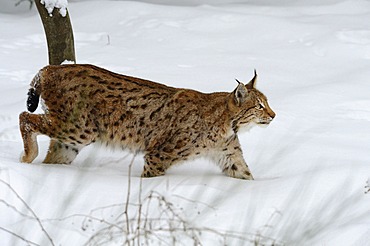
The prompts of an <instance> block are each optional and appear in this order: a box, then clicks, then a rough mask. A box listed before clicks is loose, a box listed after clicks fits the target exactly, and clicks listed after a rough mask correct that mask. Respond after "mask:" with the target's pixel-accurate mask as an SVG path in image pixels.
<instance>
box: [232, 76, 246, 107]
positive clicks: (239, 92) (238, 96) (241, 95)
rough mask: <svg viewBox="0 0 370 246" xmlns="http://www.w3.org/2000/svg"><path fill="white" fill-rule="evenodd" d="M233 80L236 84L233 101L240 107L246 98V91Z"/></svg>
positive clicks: (241, 84)
mask: <svg viewBox="0 0 370 246" xmlns="http://www.w3.org/2000/svg"><path fill="white" fill-rule="evenodd" d="M235 80H236V82H238V87H236V89H235V90H234V100H235V103H236V104H237V105H238V106H240V105H241V104H242V103H243V102H244V101H245V100H246V98H247V95H248V89H247V88H246V87H245V85H244V84H243V83H241V82H240V81H239V80H237V79H235Z"/></svg>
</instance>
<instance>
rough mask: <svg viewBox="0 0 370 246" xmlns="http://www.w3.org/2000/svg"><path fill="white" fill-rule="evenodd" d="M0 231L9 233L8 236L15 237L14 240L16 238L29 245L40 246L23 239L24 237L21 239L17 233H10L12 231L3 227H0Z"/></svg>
mask: <svg viewBox="0 0 370 246" xmlns="http://www.w3.org/2000/svg"><path fill="white" fill-rule="evenodd" d="M0 230H2V231H5V232H7V233H9V234H10V235H12V236H14V237H16V238H18V239H20V240H22V241H24V242H26V243H28V244H29V245H37V246H39V245H40V244H37V243H34V242H32V241H30V240H27V239H25V238H24V237H22V236H20V235H18V234H17V233H15V232H12V231H9V230H8V229H5V228H4V227H1V226H0Z"/></svg>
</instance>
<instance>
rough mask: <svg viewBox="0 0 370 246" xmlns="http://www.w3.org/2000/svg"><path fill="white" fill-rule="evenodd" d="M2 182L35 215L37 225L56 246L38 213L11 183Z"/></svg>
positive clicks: (0, 180)
mask: <svg viewBox="0 0 370 246" xmlns="http://www.w3.org/2000/svg"><path fill="white" fill-rule="evenodd" d="M0 182H1V183H3V184H4V185H6V186H7V187H8V188H9V189H10V190H11V191H12V192H13V193H14V195H15V196H16V197H17V198H18V199H19V200H20V201H21V202H22V203H23V205H24V206H25V207H26V208H27V210H28V211H30V212H31V214H32V215H33V217H34V218H35V219H36V221H37V223H38V224H39V226H40V228H41V230H42V231H43V232H44V234H45V235H46V237H47V238H48V240H49V242H50V244H51V245H53V246H54V242H53V239H51V237H50V235H49V233H48V232H47V231H46V230H45V228H44V226H43V225H42V223H41V220H40V218H39V217H38V216H37V215H36V213H35V212H34V211H33V210H32V208H31V207H30V206H28V204H27V203H26V202H25V201H24V200H23V199H22V197H21V196H20V195H19V194H18V193H17V192H16V191H15V190H14V189H13V187H12V186H11V185H10V184H9V183H7V182H5V181H4V180H2V179H0Z"/></svg>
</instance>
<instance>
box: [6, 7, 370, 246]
mask: <svg viewBox="0 0 370 246" xmlns="http://www.w3.org/2000/svg"><path fill="white" fill-rule="evenodd" d="M12 2H13V3H15V2H17V1H12ZM172 2H174V4H172ZM197 3H201V4H197ZM24 4H25V5H26V8H25V7H24V6H23V7H22V6H20V7H19V8H18V9H16V8H12V7H9V4H8V5H7V6H6V8H5V7H4V8H3V11H2V10H1V9H0V12H1V13H0V23H1V24H0V34H1V36H0V86H1V90H0V245H27V244H30V245H32V243H35V244H38V245H52V243H54V244H55V245H83V244H85V243H86V244H89V245H90V244H91V245H95V244H99V245H100V244H103V245H120V244H122V243H124V242H125V240H131V242H132V241H134V240H136V241H135V245H140V244H143V245H147V244H148V245H158V244H164V245H178V244H180V245H181V244H183V245H190V244H189V243H190V242H191V241H192V240H193V239H194V238H199V239H200V240H201V242H202V245H224V244H227V245H249V244H254V243H256V244H257V245H270V244H273V243H275V244H277V245H280V244H285V245H359V246H362V245H370V243H369V242H370V194H368V193H366V191H367V190H368V189H369V188H366V187H365V186H366V185H369V184H368V183H369V182H370V181H368V180H369V178H370V151H369V150H370V149H369V148H370V69H369V67H370V25H369V19H370V1H366V0H356V1H355V0H352V1H350V0H314V1H304V0H295V1H293V0H280V1H273V0H261V1H257V0H238V1H231V0H217V1H206V0H203V1H194V0H193V1H192V0H181V1H170V0H167V1H166V0H161V1H160V0H158V1H156V0H148V1H135V2H129V1H77V0H76V1H70V2H69V5H68V8H69V13H70V17H71V20H72V25H73V28H74V34H75V46H76V55H77V61H78V63H92V64H95V65H99V66H102V67H104V68H107V69H110V70H112V71H115V72H119V73H124V74H128V75H132V76H137V77H142V78H147V79H150V80H154V81H159V82H162V83H165V84H167V85H171V86H177V87H186V88H192V89H197V90H200V91H203V92H212V91H231V90H233V89H234V87H235V86H236V83H235V81H234V78H238V79H240V80H244V81H245V82H247V81H248V80H249V79H250V78H251V77H252V75H253V69H254V68H256V69H257V71H258V74H259V83H258V88H259V89H260V90H261V91H262V92H264V93H265V94H266V95H267V97H268V98H269V102H270V105H271V107H272V108H273V109H274V111H275V112H276V113H277V117H276V118H275V119H274V121H273V122H272V124H271V125H270V126H269V127H268V128H253V129H252V130H251V131H250V132H248V133H244V134H243V135H241V136H240V139H241V142H242V147H243V150H244V155H245V158H246V160H247V162H248V163H249V166H250V168H251V170H252V172H253V175H254V177H255V178H256V180H255V181H244V180H237V179H232V178H228V177H226V176H224V175H222V174H221V171H220V170H219V169H218V168H217V167H216V166H215V165H213V164H212V163H210V162H209V161H208V160H203V159H201V160H195V161H191V162H188V163H184V164H183V165H181V166H176V167H173V168H172V169H170V170H169V171H168V173H167V175H166V176H164V177H158V178H151V179H143V180H141V179H140V177H139V176H140V173H141V169H142V166H143V160H142V156H136V157H135V158H134V160H133V162H132V163H133V165H132V168H131V171H130V168H129V166H130V163H131V160H132V159H133V155H132V154H129V153H127V152H122V151H120V150H109V149H105V148H104V147H101V146H89V147H88V148H86V149H84V150H83V151H82V153H81V154H80V155H79V156H78V158H77V159H76V160H75V161H74V162H73V163H72V164H71V165H43V164H41V161H42V159H43V157H44V156H45V154H46V149H47V146H48V139H47V138H46V137H40V138H39V144H40V147H41V150H40V156H39V157H38V158H37V159H36V160H35V162H34V164H31V165H26V164H21V163H20V162H19V156H20V153H21V151H22V141H21V137H20V133H19V130H18V115H19V113H20V112H22V111H24V110H25V109H26V107H25V101H26V94H27V90H28V85H29V83H30V80H31V78H32V77H33V75H34V74H35V73H36V72H37V71H38V69H40V68H41V67H43V66H44V65H46V64H47V50H46V41H45V37H44V32H43V28H42V25H41V21H40V18H39V16H38V14H37V12H36V10H35V8H34V9H32V10H31V11H28V10H27V8H28V6H27V3H26V2H24V3H22V4H21V5H24ZM171 4H172V5H171ZM4 6H5V5H4ZM130 172H131V178H129V173H130ZM128 190H129V191H130V192H129V200H127V196H128ZM127 201H128V202H129V203H127ZM139 203H141V206H137V205H138V204H139ZM126 204H128V205H127V206H126ZM125 211H127V213H125ZM139 214H140V216H139ZM127 220H129V222H130V223H129V227H127V223H126V222H127ZM138 224H139V226H137V225H138ZM138 228H139V229H138ZM127 230H130V233H129V237H126V236H125V235H127V233H126V232H127ZM139 235H140V236H139ZM138 238H139V241H138ZM146 240H147V241H146Z"/></svg>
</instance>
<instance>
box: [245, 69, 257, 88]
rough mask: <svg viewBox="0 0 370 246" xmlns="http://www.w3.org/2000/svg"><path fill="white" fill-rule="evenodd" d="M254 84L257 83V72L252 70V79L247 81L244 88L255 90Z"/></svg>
mask: <svg viewBox="0 0 370 246" xmlns="http://www.w3.org/2000/svg"><path fill="white" fill-rule="evenodd" d="M256 82H257V71H256V69H254V77H253V79H252V80H251V81H249V83H248V84H246V87H247V88H248V89H253V88H256Z"/></svg>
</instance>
